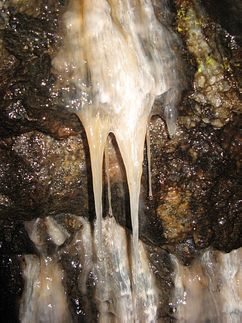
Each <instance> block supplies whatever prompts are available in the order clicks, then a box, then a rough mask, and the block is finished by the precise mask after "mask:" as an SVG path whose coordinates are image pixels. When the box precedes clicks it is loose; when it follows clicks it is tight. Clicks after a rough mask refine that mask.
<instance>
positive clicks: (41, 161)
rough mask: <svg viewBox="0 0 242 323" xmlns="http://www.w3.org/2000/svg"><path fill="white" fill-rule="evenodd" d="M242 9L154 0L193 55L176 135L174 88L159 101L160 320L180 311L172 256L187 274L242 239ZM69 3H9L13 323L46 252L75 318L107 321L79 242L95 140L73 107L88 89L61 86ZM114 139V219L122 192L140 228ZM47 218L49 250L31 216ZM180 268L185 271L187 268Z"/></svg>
mask: <svg viewBox="0 0 242 323" xmlns="http://www.w3.org/2000/svg"><path fill="white" fill-rule="evenodd" d="M221 2H223V3H225V4H226V3H227V1H221ZM163 5H164V4H163ZM237 5H238V6H239V4H237V1H235V2H234V5H233V6H231V8H230V7H229V6H227V8H228V10H227V13H228V15H226V20H225V19H222V18H221V17H223V13H222V9H223V8H222V7H221V6H220V5H219V6H218V7H217V5H216V4H215V2H214V1H204V2H202V3H201V2H199V1H192V2H191V1H178V0H177V1H165V6H166V9H167V10H166V11H164V10H162V8H163V7H162V5H161V3H160V1H157V0H156V1H153V6H154V9H155V14H156V17H157V19H158V20H159V22H160V23H161V24H162V26H163V27H164V28H167V29H168V31H169V30H171V31H172V33H174V35H175V37H176V39H177V40H176V41H175V42H174V43H172V44H174V48H173V51H174V52H175V53H177V54H179V55H181V56H182V60H179V62H180V63H179V64H178V66H177V72H178V74H179V75H181V76H180V77H181V78H180V79H179V81H180V82H181V83H182V88H185V91H184V92H183V94H182V100H181V101H180V103H179V106H178V110H179V116H178V122H177V131H176V135H175V136H174V137H172V138H170V137H169V135H168V131H167V126H166V123H165V106H166V105H167V102H168V101H167V100H168V99H169V95H171V92H169V91H168V93H167V96H166V95H163V96H161V97H160V98H158V99H157V100H156V101H155V102H154V105H153V108H152V115H153V117H152V118H151V120H150V123H149V135H150V159H151V160H150V169H151V185H152V193H153V198H152V199H149V197H148V191H149V187H148V166H147V155H148V154H147V151H146V148H145V149H144V155H143V156H144V161H143V175H142V179H141V195H140V203H139V237H140V241H142V242H143V244H144V247H145V250H146V254H147V258H148V260H149V262H150V266H151V268H152V271H153V273H154V277H155V285H156V286H157V288H158V289H159V291H160V292H159V293H160V294H159V293H158V294H156V293H154V295H155V298H156V297H157V295H159V296H158V299H159V302H160V304H159V306H158V309H157V315H158V317H159V318H160V319H161V320H163V321H166V320H167V321H169V320H172V319H175V315H176V314H175V312H176V306H174V302H173V295H174V282H175V281H176V279H175V274H174V272H175V269H176V265H175V264H174V262H172V261H171V259H170V256H169V255H170V253H173V254H175V255H176V256H177V257H178V258H179V259H180V261H182V262H183V263H184V264H187V265H188V264H190V263H193V265H191V267H190V266H189V267H187V270H185V272H191V273H194V269H193V268H195V267H196V266H197V265H196V261H200V260H197V259H204V256H202V255H203V250H204V249H205V248H208V247H213V248H215V249H218V250H221V251H225V252H230V251H231V250H233V249H236V248H239V247H240V246H241V217H240V214H239V200H240V199H241V198H240V196H239V195H240V189H239V171H240V159H239V158H240V157H239V150H240V138H239V127H240V120H239V113H240V109H241V105H240V101H239V86H240V84H241V80H240V64H241V61H240V55H239V44H240V43H241V38H240V37H241V36H240V34H239V31H238V26H239V21H241V19H238V18H237V15H238V16H239V10H235V11H234V7H236V6H237ZM67 7H68V4H67V3H65V1H53V0H52V1H50V0H46V1H24V0H22V1H18V0H8V1H2V2H1V4H0V57H1V61H0V73H1V78H0V92H1V101H0V120H1V127H0V221H1V229H0V240H1V244H0V254H1V256H0V262H1V265H0V270H1V284H0V286H1V287H0V288H1V293H0V295H1V296H0V316H1V318H4V319H5V320H6V319H8V320H10V321H13V322H15V321H17V320H18V317H19V308H18V304H19V300H20V298H21V297H22V300H23V289H24V280H23V278H24V277H26V273H27V272H28V270H29V268H30V267H31V264H30V260H33V263H32V264H34V266H35V268H40V267H39V266H40V265H39V264H40V262H39V259H40V258H41V257H46V255H50V256H51V257H52V258H53V259H54V261H53V262H52V263H51V264H50V266H49V265H48V266H49V267H47V269H46V271H45V272H48V270H49V268H50V272H51V270H52V268H58V270H59V268H61V274H60V276H58V277H59V278H60V280H61V283H62V284H63V286H64V287H65V291H66V293H67V299H68V300H67V301H68V308H69V310H70V315H71V316H72V317H75V318H79V319H80V320H81V319H83V318H84V317H85V315H86V317H87V322H88V319H89V321H90V320H91V319H92V320H94V321H95V320H96V319H97V317H98V310H97V303H98V301H94V302H92V300H94V299H95V297H94V287H93V286H94V285H93V281H94V278H93V277H89V278H88V282H89V286H88V293H86V294H85V295H86V296H85V298H83V297H81V296H80V294H81V293H80V289H79V287H78V286H77V285H78V283H77V281H78V279H79V278H78V277H77V275H78V272H80V264H83V261H84V260H82V259H79V258H78V257H79V256H78V250H79V249H78V248H79V247H77V246H76V245H73V239H74V237H75V236H76V234H77V232H84V231H81V230H82V228H83V227H85V228H86V227H87V226H85V223H89V222H90V223H93V221H94V219H95V207H94V196H93V188H92V177H91V163H90V155H89V151H88V141H87V138H86V135H85V131H84V129H83V126H82V125H81V123H80V122H79V120H78V118H77V117H76V115H75V114H74V113H73V112H72V111H71V109H67V97H75V96H76V95H77V90H76V88H75V87H73V86H65V87H60V80H59V79H58V75H57V73H56V71H55V70H54V68H53V59H54V58H55V57H57V54H58V53H59V51H60V49H61V48H63V44H64V36H63V35H64V30H63V29H62V28H63V24H62V21H63V20H62V19H63V15H64V14H65V13H66V12H67ZM230 9H231V11H232V12H233V13H234V12H236V13H235V15H234V14H231V11H230ZM220 10H221V11H220ZM229 17H236V19H235V18H233V21H232V20H230V18H229ZM236 22H237V24H236ZM230 26H232V27H231V28H230ZM182 76H184V79H182ZM175 103H176V104H177V103H178V102H175ZM109 141H110V144H109V149H108V156H109V172H108V175H107V173H106V172H104V174H103V180H104V183H103V184H104V186H103V193H104V194H103V201H102V202H103V214H104V215H107V214H109V213H110V209H109V204H110V201H109V199H108V191H109V190H110V191H111V204H112V214H113V215H114V216H115V218H116V220H117V222H118V223H120V225H121V226H122V227H123V228H125V229H126V230H127V232H131V231H132V225H131V220H130V219H131V218H130V208H129V194H128V186H127V179H126V175H125V168H124V167H123V166H121V167H119V169H118V170H117V165H118V164H119V165H120V164H121V165H122V156H121V155H120V153H119V151H118V146H117V144H116V142H115V139H114V138H113V137H110V139H109ZM108 183H109V184H110V185H109V184H108ZM49 217H50V220H49ZM37 218H41V220H38V223H40V230H39V231H38V232H40V235H41V239H42V240H41V241H42V242H41V243H42V244H43V245H42V247H41V248H42V249H41V252H40V251H39V249H38V248H37V247H36V243H34V241H33V239H31V235H30V231H29V230H28V229H26V228H27V227H26V223H30V222H29V221H36V219H37ZM79 218H80V219H82V220H81V221H78V220H77V219H79ZM52 219H53V220H52ZM82 221H84V222H83V223H84V224H83V223H82ZM86 221H87V222H86ZM31 223H32V222H31ZM53 223H55V224H54V226H57V227H58V228H59V229H58V230H59V231H58V230H57V231H54V233H53V231H51V229H48V230H49V231H48V230H47V229H46V228H47V227H50V226H51V225H52V227H51V228H52V229H53ZM63 228H64V229H63ZM46 230H47V231H46ZM62 230H64V231H62ZM120 230H122V229H120ZM60 232H61V233H60ZM56 234H57V236H58V237H59V238H58V239H57V238H56ZM60 237H64V238H60ZM59 239H60V240H59ZM43 250H44V251H43ZM43 252H44V254H43ZM24 255H27V256H24ZM53 255H55V257H56V258H55V257H53ZM70 255H71V256H70ZM23 256H24V257H23ZM25 257H27V258H26V259H25ZM202 257H203V258H202ZM41 259H42V258H41ZM194 259H195V260H194ZM215 259H216V257H215ZM231 259H233V257H232V258H231ZM41 261H42V262H41V264H43V260H41ZM221 263H223V261H221ZM51 266H52V267H51ZM192 266H193V267H192ZM198 267H199V266H198ZM215 267H216V266H215ZM78 268H79V269H78ZM199 268H200V267H199ZM38 270H39V269H38ZM199 270H200V269H199ZM180 272H181V273H182V275H183V269H180ZM221 272H222V269H221ZM63 273H65V274H63ZM62 274H63V275H62ZM213 275H214V274H213ZM63 277H65V279H64V280H63ZM57 280H58V279H57ZM60 280H59V281H57V283H58V284H60ZM205 285H206V284H205ZM206 286H207V285H206ZM90 300H91V301H90ZM21 306H22V309H23V308H24V307H23V305H21ZM179 311H180V312H181V313H182V315H185V314H183V313H186V311H185V310H179ZM90 313H92V314H90ZM90 315H93V316H90Z"/></svg>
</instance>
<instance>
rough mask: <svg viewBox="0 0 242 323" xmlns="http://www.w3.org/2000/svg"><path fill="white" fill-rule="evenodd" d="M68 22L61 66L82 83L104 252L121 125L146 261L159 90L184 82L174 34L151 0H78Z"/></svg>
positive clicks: (81, 105)
mask: <svg viewBox="0 0 242 323" xmlns="http://www.w3.org/2000/svg"><path fill="white" fill-rule="evenodd" d="M164 10H166V8H165V7H164ZM63 26H64V29H65V32H64V41H63V46H62V48H61V50H60V51H59V53H58V55H57V56H56V57H55V58H54V60H53V66H54V68H55V70H56V72H57V74H58V75H59V83H60V85H63V84H64V85H65V86H71V85H73V84H74V85H75V87H76V89H77V93H76V97H75V98H71V97H70V98H69V100H68V99H67V105H68V106H69V108H70V109H72V110H73V111H75V112H76V113H77V115H78V116H79V118H80V120H81V122H82V124H83V126H84V128H85V131H86V135H87V139H88V143H89V151H90V156H91V165H92V180H93V190H94V199H95V210H96V217H97V225H98V232H99V234H98V235H99V238H98V239H99V242H98V246H99V252H100V257H102V255H101V253H102V250H101V249H102V248H101V246H102V237H101V234H102V229H101V224H102V220H101V218H102V185H103V184H102V183H103V178H102V167H103V155H104V149H105V145H106V141H107V137H108V134H109V133H113V134H114V135H115V138H116V141H117V143H118V147H119V150H120V153H121V155H122V158H123V162H124V165H125V169H126V174H127V181H128V187H129V194H130V209H131V222H132V230H133V248H134V257H135V259H136V260H135V262H136V263H137V266H138V261H139V260H138V251H137V250H138V232H139V229H138V208H139V195H140V181H141V175H142V162H143V150H144V142H145V135H146V129H147V125H148V120H149V117H150V114H151V108H152V105H153V103H154V100H155V98H156V97H158V96H160V95H162V94H163V93H165V92H167V91H170V92H171V93H173V92H174V91H173V90H174V89H173V86H174V80H176V82H177V75H176V71H175V67H174V52H173V51H172V49H171V46H170V44H171V39H172V37H173V36H172V34H171V33H169V32H168V30H167V29H166V28H165V27H163V26H162V25H161V24H160V23H159V22H158V21H157V19H156V17H155V14H154V9H153V6H152V2H151V1H150V0H139V1H137V0H122V1H121V0H82V1H80V0H71V1H70V3H69V7H68V9H67V12H66V13H65V14H64V18H63ZM171 62H172V63H173V64H172V63H171ZM172 97H173V96H172V95H171V98H172ZM173 101H174V100H173V98H172V99H171V102H170V104H167V105H166V107H165V115H166V119H167V125H168V129H169V132H170V133H171V134H173V133H174V132H175V122H176V112H175V111H176V108H175V105H174V103H173ZM133 276H134V277H133V278H134V280H135V273H134V275H133Z"/></svg>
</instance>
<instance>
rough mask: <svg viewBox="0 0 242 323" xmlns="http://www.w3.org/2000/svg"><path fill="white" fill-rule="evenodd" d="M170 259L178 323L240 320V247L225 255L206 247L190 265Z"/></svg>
mask: <svg viewBox="0 0 242 323" xmlns="http://www.w3.org/2000/svg"><path fill="white" fill-rule="evenodd" d="M173 262H174V265H175V272H176V277H175V292H174V298H173V306H174V308H175V309H176V312H175V317H176V319H177V320H178V322H187V323H192V322H201V323H202V322H215V323H220V322H221V323H240V322H241V321H242V292H241V291H242V289H241V282H242V249H238V250H234V251H231V252H230V253H227V254H225V253H222V252H219V251H212V250H208V251H206V252H204V253H203V255H202V256H201V257H200V258H198V259H196V260H195V261H194V262H193V264H192V265H190V266H183V265H181V264H180V263H179V261H178V260H177V259H176V258H175V257H174V256H173Z"/></svg>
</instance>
